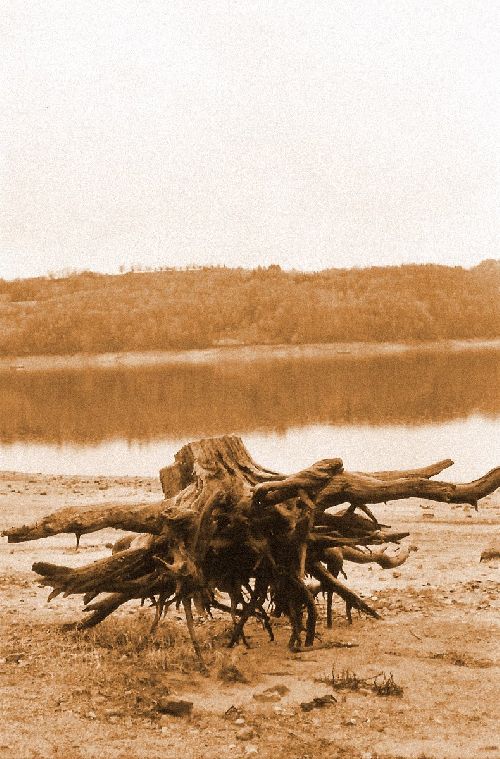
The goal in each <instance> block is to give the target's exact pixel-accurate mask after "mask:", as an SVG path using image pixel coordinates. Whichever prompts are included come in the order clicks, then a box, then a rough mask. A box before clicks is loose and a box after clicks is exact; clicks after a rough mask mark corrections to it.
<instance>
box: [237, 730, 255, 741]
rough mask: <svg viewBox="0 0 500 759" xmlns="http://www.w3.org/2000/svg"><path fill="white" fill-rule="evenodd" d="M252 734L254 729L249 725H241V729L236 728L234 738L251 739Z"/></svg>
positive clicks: (240, 739)
mask: <svg viewBox="0 0 500 759" xmlns="http://www.w3.org/2000/svg"><path fill="white" fill-rule="evenodd" d="M253 736H254V731H253V729H252V728H251V727H242V728H241V730H238V732H237V733H236V738H237V739H238V740H239V741H250V740H252V738H253Z"/></svg>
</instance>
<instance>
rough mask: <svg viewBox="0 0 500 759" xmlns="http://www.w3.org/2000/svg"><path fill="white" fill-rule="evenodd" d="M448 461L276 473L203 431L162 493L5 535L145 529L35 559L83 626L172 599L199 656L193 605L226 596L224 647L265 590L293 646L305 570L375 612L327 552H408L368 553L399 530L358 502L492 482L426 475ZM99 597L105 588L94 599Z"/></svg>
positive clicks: (404, 551)
mask: <svg viewBox="0 0 500 759" xmlns="http://www.w3.org/2000/svg"><path fill="white" fill-rule="evenodd" d="M451 464H452V462H451V461H450V460H446V461H441V462H439V463H437V464H434V465H431V466H429V467H424V468H421V469H416V470H409V471H396V472H394V471H387V472H375V473H371V474H363V473H359V472H351V473H349V472H345V471H344V469H343V464H342V461H341V460H340V459H325V460H322V461H318V462H317V463H316V464H314V465H313V466H311V467H309V468H308V469H305V470H303V471H301V472H298V473H297V474H294V475H290V476H285V475H282V474H278V473H276V472H271V471H268V470H266V469H263V468H262V467H260V466H258V465H257V464H256V463H255V462H254V461H253V460H252V459H251V457H250V456H249V454H248V452H247V450H246V448H245V447H244V445H243V443H242V441H241V440H240V438H238V437H235V436H228V437H222V438H209V439H205V440H197V441H194V442H192V443H189V444H188V445H185V446H184V447H183V448H182V449H181V450H180V451H179V452H178V453H177V454H176V456H175V463H174V464H173V465H172V466H169V467H166V468H165V469H162V470H161V472H160V479H161V483H162V488H163V492H164V495H165V500H163V501H161V502H159V503H142V504H133V505H130V504H124V503H109V504H104V505H102V504H100V505H99V506H84V507H73V508H66V509H61V510H59V511H56V512H55V513H53V514H51V515H49V516H47V517H45V518H44V519H42V520H41V521H39V522H37V523H36V524H34V525H31V526H24V527H18V528H12V529H10V530H6V531H5V533H4V535H7V536H8V538H9V542H20V541H24V540H35V539H37V538H41V537H45V536H48V535H55V534H57V533H60V532H74V533H79V534H85V533H88V532H93V531H95V530H99V529H102V528H103V527H116V528H120V529H125V530H131V531H134V532H140V533H146V534H145V535H143V536H142V537H141V538H140V540H137V541H132V542H131V543H130V544H129V543H128V539H127V541H123V542H122V544H121V546H120V545H119V546H118V547H121V548H123V550H120V551H118V552H115V553H114V554H113V555H112V556H110V557H108V558H105V559H101V560H99V561H96V562H94V563H93V564H90V565H87V566H84V567H81V568H79V569H70V568H68V567H64V566H57V565H54V564H48V563H45V562H37V563H35V564H34V565H33V569H34V571H35V572H37V573H38V574H39V575H40V576H41V578H42V579H41V582H42V584H44V585H49V586H51V587H52V588H53V591H52V593H51V595H50V597H51V598H53V597H54V596H56V595H58V594H60V593H64V594H65V595H69V594H72V593H82V594H84V603H85V605H86V609H85V610H86V611H89V612H91V614H90V616H89V617H88V618H87V620H86V621H85V622H84V623H83V624H82V627H89V626H91V625H93V624H97V623H98V622H100V621H101V620H102V619H104V618H105V617H106V616H108V615H109V614H110V613H111V612H112V611H114V610H115V609H117V608H118V607H119V606H120V605H121V604H122V603H124V602H125V601H127V600H129V599H130V598H147V597H154V598H155V599H156V598H157V599H158V600H156V603H157V618H158V617H159V614H161V612H162V611H163V610H164V609H165V608H168V606H169V605H171V604H172V603H177V604H180V603H182V605H183V607H184V610H185V615H186V622H187V625H188V629H189V632H190V635H191V637H192V639H193V645H194V647H195V650H196V651H197V653H198V654H199V653H200V650H199V646H198V643H197V641H196V636H195V632H194V623H193V616H192V607H191V604H192V602H194V604H195V606H196V608H197V609H198V610H199V611H204V610H208V609H209V608H210V606H212V605H218V606H219V607H220V606H221V605H220V604H219V603H218V602H216V599H215V596H214V593H215V591H216V589H217V588H219V589H221V590H224V591H226V592H228V593H229V595H230V598H231V607H229V608H228V610H230V611H231V613H232V615H233V618H234V619H235V628H234V632H233V635H232V638H231V643H236V642H237V641H238V640H239V639H240V638H242V637H243V631H244V625H245V622H246V620H247V619H248V618H249V617H250V616H256V617H258V618H260V619H262V620H265V621H266V623H268V619H267V613H266V612H265V610H264V608H263V604H264V602H265V601H266V599H267V598H269V597H270V598H272V600H273V603H274V605H275V607H276V608H277V609H279V610H280V611H281V612H284V613H286V614H287V615H288V617H289V619H290V621H291V625H292V634H291V638H290V646H291V647H292V648H295V647H298V646H300V645H301V641H302V637H301V636H302V632H303V631H304V629H305V633H306V635H305V644H306V645H307V646H310V645H312V643H313V641H314V636H315V628H316V608H315V603H314V598H313V595H312V593H311V591H310V590H309V589H308V587H307V586H306V584H305V583H304V577H305V575H306V574H310V575H312V576H313V577H315V578H316V579H317V580H319V582H320V583H321V586H322V588H323V590H325V591H326V592H330V593H335V594H337V595H339V596H341V597H342V598H343V599H344V601H345V602H346V606H347V609H348V612H349V613H350V610H351V609H352V608H355V609H359V610H360V611H363V612H365V613H366V614H369V615H370V616H373V617H377V616H378V614H377V612H376V611H375V610H374V609H372V608H371V607H370V606H369V605H368V604H367V603H366V602H365V601H363V600H362V599H361V598H360V597H359V596H358V595H357V594H356V593H354V592H353V591H352V590H350V589H349V588H348V587H347V586H346V585H345V584H344V583H342V582H341V581H340V580H338V578H337V577H336V576H335V571H333V570H334V567H335V560H336V558H338V554H337V555H336V554H335V551H338V549H339V548H340V549H342V551H345V554H343V558H347V559H349V560H351V561H358V562H363V563H364V562H365V561H366V560H367V557H368V556H370V558H369V560H370V561H377V562H378V563H379V564H380V565H381V566H397V565H398V564H401V563H402V562H403V561H405V560H406V558H407V556H408V554H409V551H410V549H409V548H403V547H400V548H399V549H398V551H396V553H395V554H393V555H392V556H391V555H390V554H389V553H387V551H386V548H379V549H372V551H373V553H372V554H371V555H370V554H367V552H366V549H365V550H363V548H362V547H363V546H375V545H381V544H387V543H390V542H392V543H396V544H397V543H399V541H400V540H401V539H402V538H404V537H406V536H407V534H408V533H400V532H399V533H398V532H392V531H391V530H390V528H389V527H387V526H386V525H382V524H380V523H379V522H378V521H377V520H376V518H375V517H374V516H373V514H372V513H371V511H370V509H369V508H368V507H367V505H366V504H368V503H370V504H372V503H379V502H382V501H388V500H392V499H400V498H407V497H409V496H418V497H421V498H430V499H433V500H436V501H442V502H453V503H473V504H474V505H475V504H476V502H477V499H478V498H481V497H483V496H484V495H486V494H488V493H490V492H491V491H492V490H494V489H495V488H496V487H498V486H499V484H500V469H495V470H493V471H491V472H490V473H489V474H487V475H485V476H484V477H482V478H481V479H479V480H477V481H475V482H472V483H469V484H463V485H454V484H451V483H446V482H438V481H431V480H430V479H429V478H430V477H432V476H434V475H436V474H438V473H439V472H441V471H442V470H443V469H445V468H446V467H448V466H450V465H451ZM343 503H349V504H350V505H349V506H348V507H347V508H343V509H341V510H340V511H337V513H331V512H330V511H328V509H330V508H331V507H333V506H339V505H340V504H343ZM359 511H361V512H364V513H359ZM337 574H338V572H337ZM247 589H248V590H247ZM245 592H247V593H248V595H247V596H246V598H245ZM100 593H108V594H110V595H108V596H105V597H104V598H103V599H100V600H97V601H94V602H93V603H92V601H93V600H94V599H95V598H96V596H98V595H99V594H100ZM304 615H305V627H304ZM156 621H157V620H156Z"/></svg>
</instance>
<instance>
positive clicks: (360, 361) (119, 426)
mask: <svg viewBox="0 0 500 759" xmlns="http://www.w3.org/2000/svg"><path fill="white" fill-rule="evenodd" d="M473 414H480V415H483V416H486V417H497V416H498V415H499V414H500V362H499V354H498V352H496V351H483V352H464V353H422V354H415V353H411V354H404V355H390V356H379V357H366V358H357V357H356V358H354V357H349V356H339V357H338V358H333V359H332V358H318V359H314V360H307V361H304V360H301V359H282V360H280V361H278V362H269V361H262V360H261V361H256V362H254V363H245V364H238V363H234V364H227V363H225V364H221V365H215V364H214V365H206V364H204V365H194V366H170V367H149V368H143V369H107V370H86V371H61V372H45V373H44V372H40V373H21V372H20V373H10V374H9V373H7V372H5V373H0V441H1V442H3V443H4V444H6V443H9V444H15V443H19V442H22V443H24V444H26V443H29V442H38V443H48V444H80V445H87V446H88V445H95V444H97V443H100V442H103V441H110V440H124V441H128V442H129V443H144V442H146V441H154V440H159V439H162V440H172V441H174V440H175V441H178V440H181V439H189V438H192V437H199V436H202V435H217V434H223V433H226V432H231V431H234V432H239V433H242V434H248V433H252V434H253V433H255V432H263V433H272V434H280V433H285V432H286V431H287V430H289V429H290V428H301V427H306V426H311V425H329V426H338V427H344V426H345V427H349V426H360V425H365V426H378V427H381V426H387V425H410V426H413V425H428V424H430V423H432V424H435V423H437V422H439V423H445V422H448V421H452V420H457V419H466V418H468V417H470V416H471V415H473ZM2 468H6V467H5V466H3V467H2Z"/></svg>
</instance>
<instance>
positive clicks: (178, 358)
mask: <svg viewBox="0 0 500 759" xmlns="http://www.w3.org/2000/svg"><path fill="white" fill-rule="evenodd" d="M469 350H500V339H498V340H439V341H433V342H421V343H333V344H322V343H321V344H314V345H236V346H221V347H215V348H206V349H203V350H182V351H141V352H132V351H130V352H126V353H100V354H95V355H93V354H83V353H78V354H74V355H70V356H3V357H0V370H3V371H49V370H53V369H54V370H56V369H93V368H96V369H97V368H99V369H106V368H117V367H129V368H131V367H140V366H162V365H165V366H168V365H174V364H202V363H206V364H210V363H220V362H228V363H230V362H235V361H238V362H245V361H264V360H273V361H277V360H280V359H291V358H297V359H300V358H303V359H312V358H331V357H341V356H344V357H354V358H355V357H361V356H378V355H391V354H398V353H404V352H419V351H420V352H422V351H424V352H427V351H469Z"/></svg>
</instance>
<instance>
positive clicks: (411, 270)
mask: <svg viewBox="0 0 500 759" xmlns="http://www.w3.org/2000/svg"><path fill="white" fill-rule="evenodd" d="M499 288H500V264H499V263H498V262H496V261H484V262H483V263H482V264H480V265H479V266H476V267H475V268H473V269H471V270H465V269H463V268H461V267H447V266H437V265H430V264H427V265H420V266H417V265H406V266H399V267H385V268H382V267H372V268H367V269H349V270H347V269H328V270H325V271H322V272H319V273H300V272H284V271H282V270H281V269H280V267H279V266H269V267H268V268H260V267H259V268H258V269H256V270H253V271H248V270H245V269H226V268H203V269H195V270H183V271H179V270H175V269H169V270H163V271H155V272H128V273H126V274H120V275H116V276H112V275H100V274H94V273H92V272H84V273H81V274H71V275H68V276H65V277H61V278H50V277H40V278H36V279H25V280H15V281H11V282H8V281H4V280H0V354H3V355H30V354H32V355H36V354H71V353H77V352H84V353H100V352H108V351H111V352H117V351H144V350H165V349H166V350H169V349H189V348H206V347H209V346H214V345H234V344H256V343H263V344H277V343H284V344H303V343H329V342H345V341H375V342H387V341H401V340H406V341H418V340H435V339H472V338H482V339H486V338H494V337H497V336H498V335H499V334H500V298H499Z"/></svg>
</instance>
